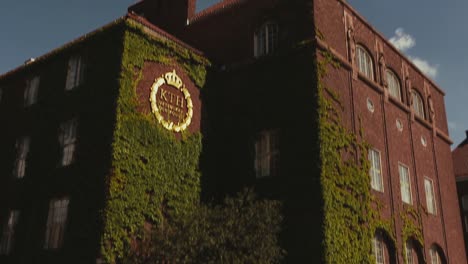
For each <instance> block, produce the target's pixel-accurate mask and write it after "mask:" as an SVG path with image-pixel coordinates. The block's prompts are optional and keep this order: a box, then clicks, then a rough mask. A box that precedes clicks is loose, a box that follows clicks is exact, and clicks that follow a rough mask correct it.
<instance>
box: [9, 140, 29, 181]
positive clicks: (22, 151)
mask: <svg viewBox="0 0 468 264" xmlns="http://www.w3.org/2000/svg"><path fill="white" fill-rule="evenodd" d="M30 148H31V138H30V137H28V136H24V137H21V138H19V139H17V140H16V161H15V166H14V169H13V175H14V176H15V178H17V179H22V178H23V177H24V176H25V175H26V167H27V160H28V155H29V151H30Z"/></svg>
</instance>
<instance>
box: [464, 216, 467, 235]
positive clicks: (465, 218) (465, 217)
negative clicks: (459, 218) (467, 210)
mask: <svg viewBox="0 0 468 264" xmlns="http://www.w3.org/2000/svg"><path fill="white" fill-rule="evenodd" d="M463 219H464V220H465V233H468V215H465V216H464V217H463Z"/></svg>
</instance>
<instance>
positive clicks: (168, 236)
mask: <svg viewBox="0 0 468 264" xmlns="http://www.w3.org/2000/svg"><path fill="white" fill-rule="evenodd" d="M280 210H281V204H280V202H278V201H271V200H256V199H255V195H254V193H253V191H251V190H244V191H242V192H240V193H239V194H238V195H237V196H236V197H228V198H226V199H225V200H224V203H222V204H220V205H214V206H213V205H204V204H199V205H198V206H197V207H196V208H195V210H193V211H192V212H190V213H187V214H182V215H180V216H179V217H177V218H173V217H171V216H169V217H167V219H166V221H165V222H164V223H162V224H161V225H160V226H159V227H158V228H157V229H156V230H153V231H152V232H151V234H150V235H149V236H148V237H147V238H144V239H143V240H142V241H141V243H139V246H138V247H137V248H136V250H134V251H133V252H132V254H131V256H129V257H128V258H127V259H126V263H135V264H152V263H161V264H169V263H171V264H172V263H187V264H188V263H216V264H221V263H279V262H280V261H281V260H282V258H283V256H284V255H285V251H284V250H283V249H281V247H280V246H279V241H278V235H279V232H280V230H281V227H280V225H281V221H282V217H281V212H280Z"/></svg>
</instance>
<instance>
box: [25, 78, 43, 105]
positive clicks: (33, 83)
mask: <svg viewBox="0 0 468 264" xmlns="http://www.w3.org/2000/svg"><path fill="white" fill-rule="evenodd" d="M39 83H40V78H39V76H36V77H33V78H31V79H29V80H27V81H26V89H24V106H30V105H33V104H35V103H36V102H37V97H38V94H39Z"/></svg>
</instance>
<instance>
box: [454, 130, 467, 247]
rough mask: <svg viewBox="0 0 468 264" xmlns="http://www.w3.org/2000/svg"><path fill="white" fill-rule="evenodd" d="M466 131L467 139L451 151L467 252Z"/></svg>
mask: <svg viewBox="0 0 468 264" xmlns="http://www.w3.org/2000/svg"><path fill="white" fill-rule="evenodd" d="M467 143H468V131H467V139H465V140H463V141H462V142H461V143H460V144H459V145H458V146H457V148H455V149H454V150H453V151H452V157H453V170H454V172H455V179H456V181H457V193H458V201H459V203H460V214H461V221H462V224H463V234H464V237H465V250H467V252H468V243H467V241H468V144H467Z"/></svg>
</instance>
